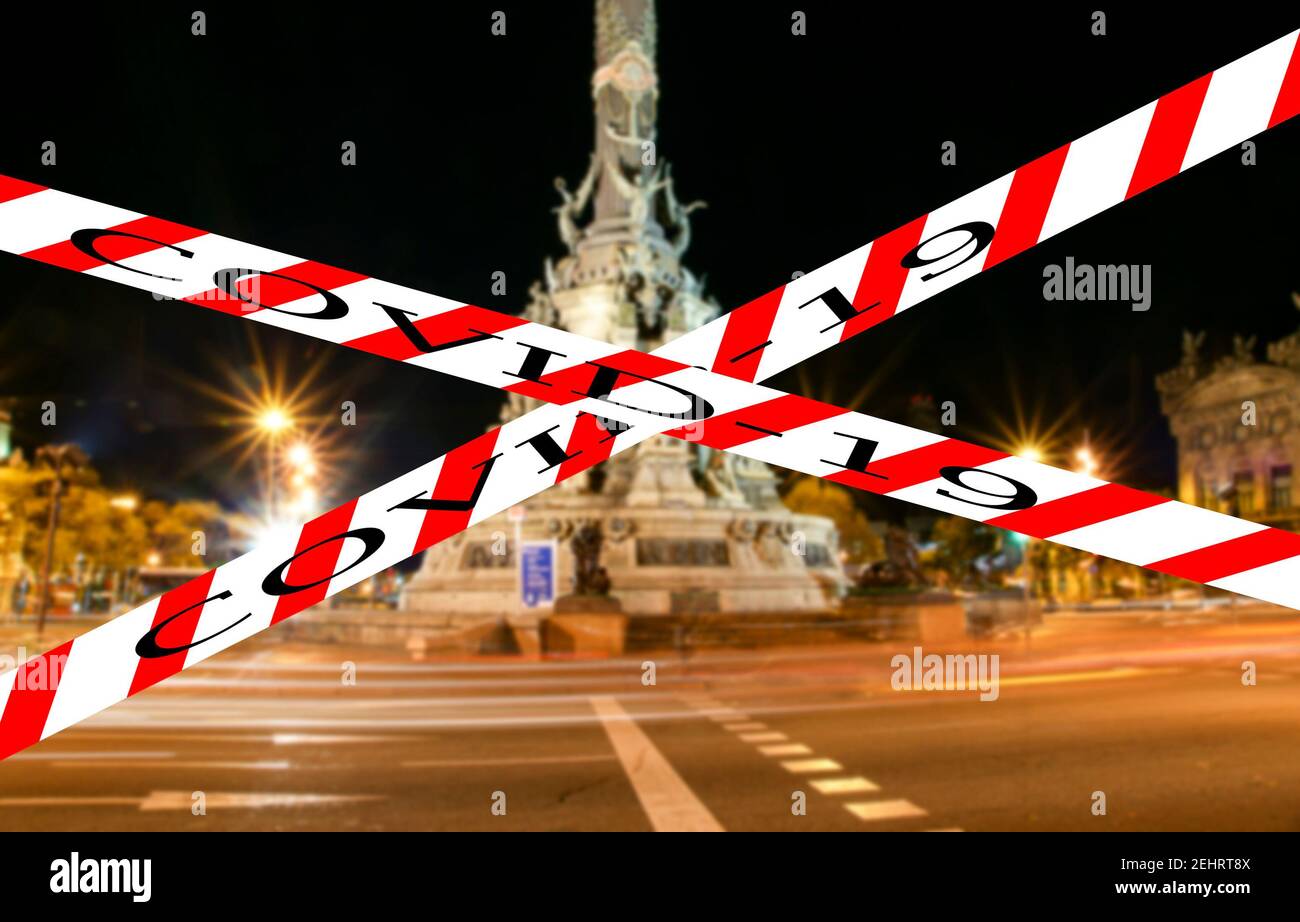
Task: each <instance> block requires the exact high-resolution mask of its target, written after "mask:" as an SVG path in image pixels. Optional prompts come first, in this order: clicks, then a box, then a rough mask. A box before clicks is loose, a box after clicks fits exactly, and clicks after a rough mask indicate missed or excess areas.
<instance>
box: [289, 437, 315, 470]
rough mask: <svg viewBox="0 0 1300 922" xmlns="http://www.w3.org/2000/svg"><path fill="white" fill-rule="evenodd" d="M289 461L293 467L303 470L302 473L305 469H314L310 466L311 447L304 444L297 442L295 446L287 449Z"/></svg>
mask: <svg viewBox="0 0 1300 922" xmlns="http://www.w3.org/2000/svg"><path fill="white" fill-rule="evenodd" d="M289 461H290V462H292V463H293V466H294V467H296V468H298V469H299V470H303V471H304V473H306V471H305V470H304V469H305V468H307V467H314V465H313V464H312V456H311V446H310V445H308V444H307V443H306V442H299V443H298V444H297V445H294V446H293V447H292V448H290V449H289Z"/></svg>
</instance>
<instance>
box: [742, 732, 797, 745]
mask: <svg viewBox="0 0 1300 922" xmlns="http://www.w3.org/2000/svg"><path fill="white" fill-rule="evenodd" d="M789 738H790V737H788V736H786V735H785V734H784V733H782V732H780V731H779V730H767V731H765V732H763V733H742V734H740V741H741V742H742V743H783V742H785V741H786V740H788V739H789Z"/></svg>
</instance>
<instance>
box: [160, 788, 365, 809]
mask: <svg viewBox="0 0 1300 922" xmlns="http://www.w3.org/2000/svg"><path fill="white" fill-rule="evenodd" d="M137 799H138V798H137ZM383 799H384V798H383V796H382V795H379V794H280V793H273V792H272V793H266V792H256V793H232V792H223V791H210V792H208V794H207V796H206V798H205V800H206V803H207V807H208V808H209V809H221V808H225V809H227V810H231V809H234V810H239V809H243V810H261V809H263V808H265V807H317V806H325V805H327V804H347V803H357V802H359V801H367V800H383ZM138 800H139V803H140V809H141V810H142V811H152V810H189V809H190V807H192V806H193V805H194V799H193V795H192V792H190V791H150V792H149V796H148V797H145V798H143V799H138Z"/></svg>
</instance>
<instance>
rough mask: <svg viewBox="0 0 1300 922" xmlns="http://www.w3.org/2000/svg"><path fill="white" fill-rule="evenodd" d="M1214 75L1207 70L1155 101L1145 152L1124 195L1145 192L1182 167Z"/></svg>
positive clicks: (1143, 150) (1140, 155)
mask: <svg viewBox="0 0 1300 922" xmlns="http://www.w3.org/2000/svg"><path fill="white" fill-rule="evenodd" d="M1212 76H1213V74H1206V75H1205V76H1204V77H1202V78H1201V79H1199V80H1193V81H1192V82H1191V83H1189V84H1187V85H1186V86H1180V87H1179V88H1178V89H1176V90H1174V91H1173V92H1172V93H1166V94H1165V95H1164V96H1161V97H1160V99H1159V100H1158V101H1157V102H1156V111H1155V112H1154V113H1153V114H1152V115H1151V124H1150V125H1149V126H1148V127H1147V136H1146V138H1145V140H1143V142H1142V153H1140V154H1138V161H1137V166H1136V167H1134V169H1133V178H1132V179H1131V180H1130V181H1129V185H1128V193H1127V194H1126V195H1125V196H1124V197H1125V198H1132V197H1133V196H1135V195H1137V194H1138V193H1139V192H1145V191H1146V190H1147V189H1150V188H1151V187H1152V186H1155V185H1158V184H1160V183H1162V182H1164V181H1165V180H1166V179H1168V178H1169V177H1170V176H1174V175H1175V174H1177V173H1178V171H1179V170H1180V169H1182V167H1183V157H1185V156H1186V155H1187V145H1188V144H1189V143H1190V142H1191V140H1192V129H1194V128H1195V127H1196V117H1197V116H1198V115H1200V113H1201V103H1202V102H1204V101H1205V91H1206V90H1208V89H1209V88H1210V77H1212Z"/></svg>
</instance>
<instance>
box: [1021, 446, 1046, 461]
mask: <svg viewBox="0 0 1300 922" xmlns="http://www.w3.org/2000/svg"><path fill="white" fill-rule="evenodd" d="M1015 454H1016V457H1017V458H1024V459H1025V460H1026V461H1033V462H1035V463H1037V462H1039V461H1042V460H1043V452H1042V449H1040V448H1039V447H1038V446H1036V445H1022V446H1020V447H1019V448H1018V449H1016V453H1015Z"/></svg>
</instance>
